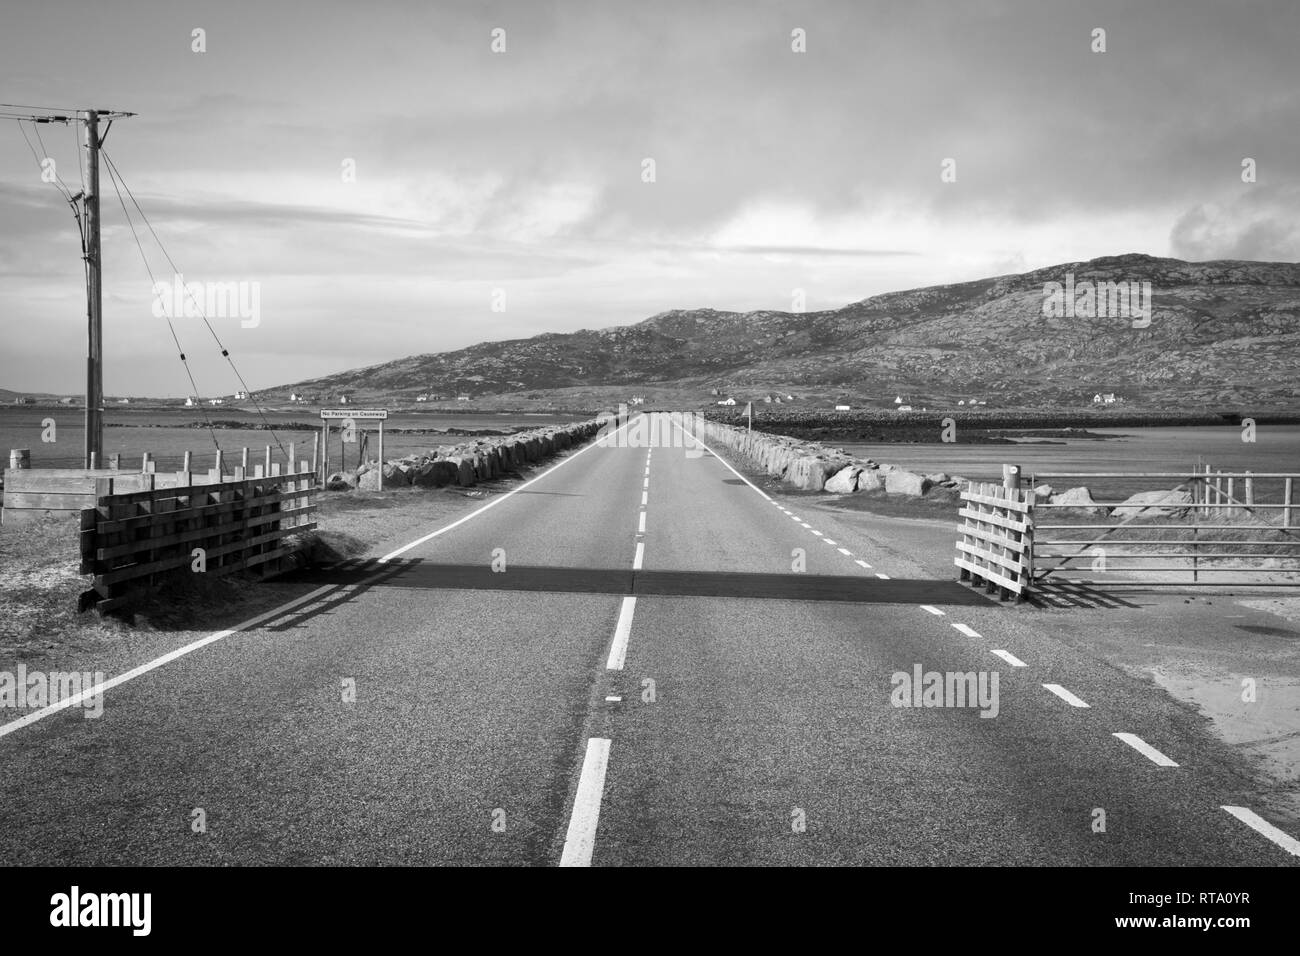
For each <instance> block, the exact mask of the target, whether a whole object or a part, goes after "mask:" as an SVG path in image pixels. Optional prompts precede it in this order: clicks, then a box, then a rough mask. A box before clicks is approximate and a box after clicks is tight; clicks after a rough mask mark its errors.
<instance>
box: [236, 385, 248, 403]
mask: <svg viewBox="0 0 1300 956" xmlns="http://www.w3.org/2000/svg"><path fill="white" fill-rule="evenodd" d="M235 401H237V402H246V401H248V393H247V392H246V391H244V390H243V389H242V388H241V389H240V390H239V391H237V392H236V393H235Z"/></svg>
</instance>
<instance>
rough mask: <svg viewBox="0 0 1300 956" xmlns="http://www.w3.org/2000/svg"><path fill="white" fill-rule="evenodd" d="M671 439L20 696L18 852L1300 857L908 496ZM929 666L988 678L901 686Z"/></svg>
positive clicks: (1106, 670)
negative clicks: (958, 562)
mask: <svg viewBox="0 0 1300 956" xmlns="http://www.w3.org/2000/svg"><path fill="white" fill-rule="evenodd" d="M665 424H666V423H665ZM665 431H669V429H665ZM628 434H629V433H628V432H627V431H624V432H622V433H620V435H621V436H626V435H628ZM633 434H635V432H634V433H633ZM669 434H670V436H676V435H677V433H676V432H675V431H669ZM678 442H680V438H679V437H678ZM673 444H674V443H673V442H672V441H670V442H668V443H664V442H660V446H659V447H652V448H646V447H643V446H642V445H641V443H639V442H633V443H632V445H633V447H628V446H627V443H625V442H622V441H617V440H616V442H615V443H614V444H613V445H609V446H607V445H590V446H587V447H586V448H584V449H581V450H579V451H578V452H576V453H573V454H570V455H569V456H568V457H566V458H565V459H564V460H563V461H562V463H561V464H560V465H559V466H558V467H556V468H554V469H553V470H550V471H547V472H546V473H544V474H543V475H541V476H540V477H539V478H537V479H536V480H534V481H532V482H530V483H529V484H527V485H525V486H523V487H520V488H518V489H516V490H515V491H513V492H512V493H510V494H508V495H503V496H497V497H494V498H491V499H489V502H488V507H487V508H486V509H485V510H482V511H481V512H478V513H475V514H473V515H470V516H468V517H467V518H464V519H461V520H460V521H458V522H457V523H455V524H454V525H452V526H451V527H449V528H446V529H438V528H412V529H411V532H410V535H409V541H410V542H417V543H413V544H412V546H410V547H407V548H404V549H402V550H401V552H400V553H394V554H392V555H390V556H388V557H387V559H386V560H384V561H382V562H371V563H368V564H364V565H360V566H355V567H353V566H349V567H345V568H341V569H337V570H335V571H333V572H311V573H310V574H308V575H306V578H307V579H308V580H309V581H310V582H311V583H313V584H314V585H319V594H318V597H317V598H316V599H313V600H310V601H307V602H306V603H303V604H301V605H300V606H298V607H295V608H293V609H290V610H288V611H286V612H285V613H283V614H279V615H273V616H272V617H270V618H269V619H267V620H266V621H264V622H262V623H261V624H259V625H257V626H253V627H250V628H248V629H245V630H240V631H237V632H235V633H231V634H227V635H225V636H222V637H220V639H217V640H214V641H212V642H210V643H208V644H207V645H206V646H203V647H201V648H198V649H196V650H193V651H192V652H189V653H185V654H183V655H180V656H178V657H176V658H175V659H173V660H169V661H167V662H165V663H162V664H161V666H157V667H155V668H153V669H151V670H148V671H147V672H145V673H141V674H140V675H138V676H135V677H133V678H131V679H129V680H126V681H124V682H122V683H120V684H119V685H117V686H114V687H112V688H111V689H109V690H108V691H106V693H105V695H104V710H103V715H102V716H101V717H99V718H97V719H93V720H88V719H84V718H83V717H82V715H81V712H80V710H79V709H78V708H69V709H67V710H64V711H62V712H59V713H53V714H50V715H48V716H45V717H44V718H43V719H40V720H37V721H35V722H33V723H31V724H30V725H27V726H22V727H18V728H16V729H11V730H8V731H6V730H5V729H4V728H0V761H3V766H4V769H5V772H4V773H3V774H2V775H0V859H4V860H5V861H6V862H7V863H9V864H11V865H12V864H31V863H47V864H104V863H108V864H127V863H133V864H134V863H143V864H199V865H206V864H217V865H220V864H262V863H286V864H335V863H341V864H530V865H556V864H562V863H563V864H568V865H584V864H587V863H590V864H593V865H598V866H604V865H610V866H613V865H646V864H649V865H660V864H701V865H711V864H868V865H870V864H1028V865H1053V866H1078V865H1097V864H1118V865H1126V864H1154V865H1185V864H1218V865H1273V864H1295V863H1296V862H1298V861H1300V858H1298V857H1297V856H1295V855H1294V853H1295V852H1296V848H1295V847H1291V849H1290V850H1288V846H1289V845H1288V844H1287V843H1286V840H1287V839H1288V838H1287V837H1286V836H1285V834H1281V833H1277V832H1273V833H1272V835H1270V834H1269V832H1268V825H1267V824H1266V823H1263V821H1262V820H1255V821H1254V822H1255V824H1257V825H1258V826H1255V825H1252V824H1251V823H1250V822H1247V819H1243V817H1244V818H1250V813H1249V812H1245V811H1249V810H1250V802H1249V801H1250V781H1249V779H1248V778H1247V777H1246V776H1245V775H1244V773H1243V770H1242V767H1241V765H1240V764H1239V763H1238V762H1237V761H1236V760H1234V759H1233V755H1232V754H1231V753H1230V752H1229V751H1228V750H1227V748H1225V747H1223V746H1222V745H1220V744H1217V743H1216V742H1215V741H1214V740H1212V739H1211V738H1210V737H1209V736H1208V735H1207V734H1206V733H1205V731H1204V728H1203V727H1202V726H1201V724H1200V723H1199V722H1197V721H1196V720H1194V719H1192V717H1191V716H1190V715H1189V714H1188V713H1187V711H1186V710H1185V709H1184V708H1182V707H1180V706H1179V705H1177V704H1176V703H1174V702H1173V701H1171V700H1170V699H1169V698H1167V697H1165V696H1164V695H1163V694H1160V693H1158V692H1154V691H1153V689H1152V687H1151V686H1150V685H1148V684H1145V683H1142V682H1140V681H1137V680H1134V679H1131V678H1128V677H1126V676H1124V675H1122V674H1121V673H1119V672H1117V671H1116V670H1114V669H1113V668H1110V667H1108V666H1106V665H1105V664H1103V663H1101V662H1099V661H1098V660H1096V659H1094V658H1092V657H1089V656H1087V655H1085V654H1083V653H1080V652H1078V651H1076V650H1073V649H1071V648H1070V647H1069V646H1067V645H1065V644H1062V643H1060V642H1057V641H1055V640H1053V639H1052V637H1051V635H1050V633H1047V632H1045V631H1044V630H1043V629H1042V628H1041V625H1040V624H1039V623H1036V620H1035V618H1033V617H1032V616H1026V615H1024V614H1021V613H1019V612H1018V611H1016V610H1015V609H1011V608H1008V607H1005V606H999V605H997V604H996V603H993V602H990V601H989V600H988V599H986V598H985V597H983V596H982V595H979V594H976V593H974V592H972V591H970V590H967V589H965V588H963V587H961V586H960V585H957V584H955V583H954V582H953V580H952V578H953V576H952V574H951V573H949V572H946V571H944V570H941V569H936V568H935V567H934V566H933V562H931V563H930V565H929V566H927V564H926V562H925V561H922V560H920V559H919V558H915V557H913V556H911V555H910V554H909V540H908V536H909V531H908V525H907V522H904V521H887V522H885V521H875V520H874V519H872V518H871V516H869V515H864V514H850V513H844V514H842V515H841V514H831V513H828V512H827V511H826V510H825V509H820V508H815V507H813V506H812V505H811V504H810V503H809V502H810V499H807V498H801V497H798V496H792V497H783V498H778V499H773V498H769V497H768V496H767V495H766V494H765V493H764V492H762V491H760V490H758V489H757V488H756V487H754V486H752V485H750V484H749V483H748V482H747V481H746V478H745V477H742V476H741V475H740V474H738V473H736V472H735V471H733V470H732V468H731V467H730V466H729V465H728V464H727V463H726V462H724V461H723V460H721V459H719V458H718V457H716V456H715V455H714V454H712V453H711V452H703V451H699V450H694V451H693V450H688V449H684V448H682V447H680V446H678V447H673ZM431 535H432V536H431ZM913 543H914V542H913ZM313 593H316V592H313ZM995 652H1001V653H995ZM1021 665H1023V666H1021ZM918 667H919V668H920V670H921V671H922V672H923V673H925V672H939V673H940V674H946V673H949V672H951V673H954V674H965V673H972V674H974V675H976V680H977V681H978V680H979V679H981V678H982V679H983V680H985V682H986V683H985V687H986V688H987V689H989V690H990V691H991V689H992V686H993V685H992V684H991V681H992V680H993V677H994V674H996V678H997V685H996V687H997V694H996V698H988V697H986V698H985V700H984V701H983V702H982V706H970V705H971V704H972V703H974V704H980V703H981V702H979V701H969V700H966V701H962V700H957V699H955V698H953V697H952V696H949V697H947V698H946V699H945V700H944V701H943V702H944V703H945V704H947V706H929V707H925V706H922V707H910V706H895V704H896V703H898V700H897V699H896V697H897V693H899V692H898V691H896V682H895V681H894V680H893V679H892V678H893V675H895V674H896V673H902V674H905V675H907V676H908V677H909V678H911V675H912V674H913V673H914V670H915V669H916V668H918ZM1045 685H1052V687H1053V688H1056V689H1049V688H1048V687H1046V686H1045ZM908 686H909V687H910V686H911V681H910V679H909V681H908ZM1082 703H1086V704H1087V706H1076V705H1077V704H1082ZM982 713H984V714H987V715H988V716H981V714H982ZM1116 734H1126V735H1132V737H1129V738H1125V739H1121V738H1120V737H1117V736H1116ZM1143 748H1145V749H1143ZM1162 762H1163V763H1165V764H1168V763H1170V762H1172V763H1176V764H1177V766H1168V765H1161V763H1162ZM1225 806H1232V807H1243V808H1245V811H1242V812H1238V814H1237V815H1233V813H1229V812H1228V811H1226V810H1225V809H1223V808H1224V807H1225ZM1103 820H1104V828H1103V827H1102V825H1101V824H1102V822H1103ZM200 824H201V825H200Z"/></svg>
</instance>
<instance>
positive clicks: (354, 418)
mask: <svg viewBox="0 0 1300 956" xmlns="http://www.w3.org/2000/svg"><path fill="white" fill-rule="evenodd" d="M387 418H388V409H386V408H322V409H321V410H320V420H321V423H322V424H321V430H322V431H324V433H325V448H326V453H325V457H326V459H327V460H328V458H329V450H328V449H329V427H330V426H329V423H330V422H337V421H342V422H344V423H346V424H345V426H344V427H345V428H346V427H347V425H352V426H353V427H355V425H356V423H357V422H362V421H365V422H370V421H377V422H379V490H380V491H383V490H384V421H385V420H386V419H387ZM340 447H341V446H340ZM342 460H343V459H342V452H341V451H340V461H342ZM358 464H359V463H358Z"/></svg>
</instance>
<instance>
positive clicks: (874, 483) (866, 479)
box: [858, 468, 885, 491]
mask: <svg viewBox="0 0 1300 956" xmlns="http://www.w3.org/2000/svg"><path fill="white" fill-rule="evenodd" d="M884 487H885V479H884V478H883V477H882V476H881V474H880V472H879V471H877V470H876V469H875V468H865V469H863V470H862V471H861V472H860V473H859V474H858V491H879V490H880V489H881V488H884Z"/></svg>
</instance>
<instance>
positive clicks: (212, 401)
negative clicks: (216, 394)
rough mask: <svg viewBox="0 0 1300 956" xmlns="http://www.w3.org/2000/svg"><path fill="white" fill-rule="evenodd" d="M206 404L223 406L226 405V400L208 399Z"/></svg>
mask: <svg viewBox="0 0 1300 956" xmlns="http://www.w3.org/2000/svg"><path fill="white" fill-rule="evenodd" d="M208 404H209V405H224V404H226V400H225V399H224V398H209V399H208Z"/></svg>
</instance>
